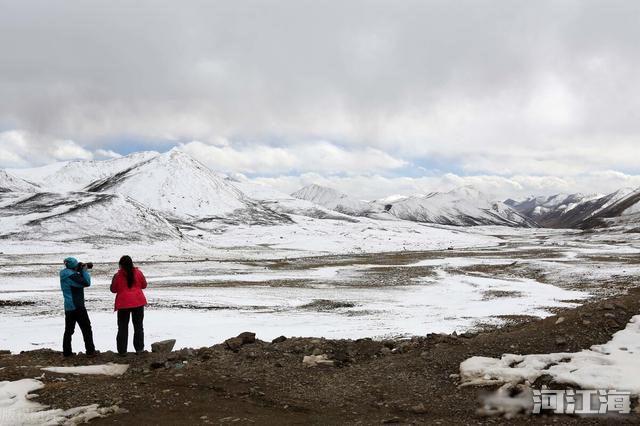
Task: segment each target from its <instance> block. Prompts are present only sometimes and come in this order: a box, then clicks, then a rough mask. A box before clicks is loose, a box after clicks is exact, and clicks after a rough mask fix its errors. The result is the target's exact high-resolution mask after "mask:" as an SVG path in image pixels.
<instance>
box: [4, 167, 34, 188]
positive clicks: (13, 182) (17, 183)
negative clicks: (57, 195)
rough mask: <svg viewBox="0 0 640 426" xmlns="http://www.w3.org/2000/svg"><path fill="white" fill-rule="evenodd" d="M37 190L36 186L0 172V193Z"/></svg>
mask: <svg viewBox="0 0 640 426" xmlns="http://www.w3.org/2000/svg"><path fill="white" fill-rule="evenodd" d="M39 190H40V188H39V187H38V186H37V185H35V184H33V183H31V182H28V181H26V180H24V179H21V178H19V177H16V176H13V175H11V174H9V173H7V172H6V171H4V170H0V192H38V191H39Z"/></svg>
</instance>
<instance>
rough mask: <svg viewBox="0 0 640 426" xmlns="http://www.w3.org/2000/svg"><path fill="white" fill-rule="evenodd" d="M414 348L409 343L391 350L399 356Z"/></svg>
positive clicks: (403, 343)
mask: <svg viewBox="0 0 640 426" xmlns="http://www.w3.org/2000/svg"><path fill="white" fill-rule="evenodd" d="M413 348H414V345H413V343H411V342H402V343H400V344H399V345H398V347H396V348H394V349H393V350H392V352H393V353H399V354H404V353H407V352H409V351H410V350H411V349H413Z"/></svg>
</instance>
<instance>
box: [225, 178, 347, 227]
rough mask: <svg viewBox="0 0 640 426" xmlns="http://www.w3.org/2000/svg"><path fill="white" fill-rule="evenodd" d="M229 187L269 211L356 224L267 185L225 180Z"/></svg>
mask: <svg viewBox="0 0 640 426" xmlns="http://www.w3.org/2000/svg"><path fill="white" fill-rule="evenodd" d="M227 180H228V181H229V182H230V183H231V185H233V186H235V187H236V188H238V189H239V190H240V191H242V192H243V193H244V194H246V195H247V196H249V197H251V198H252V199H254V200H259V201H260V202H261V203H263V204H264V205H265V206H267V207H269V208H270V209H271V210H274V211H277V212H280V213H284V214H288V215H299V216H307V217H311V218H316V219H334V220H346V221H349V222H357V219H355V218H354V217H352V216H349V215H346V214H343V213H339V212H337V211H334V210H330V209H327V208H325V207H322V206H320V205H318V204H315V203H312V202H310V201H306V200H302V199H300V198H296V197H294V196H292V195H289V194H286V193H284V192H280V191H278V190H277V189H275V188H272V187H270V186H268V185H263V184H259V183H255V182H251V181H248V180H238V179H231V178H227Z"/></svg>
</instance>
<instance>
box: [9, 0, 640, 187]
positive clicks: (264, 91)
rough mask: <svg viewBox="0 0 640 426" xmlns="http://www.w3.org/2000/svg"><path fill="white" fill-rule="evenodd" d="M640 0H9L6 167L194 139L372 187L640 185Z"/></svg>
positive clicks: (307, 177) (281, 169)
mask: <svg viewBox="0 0 640 426" xmlns="http://www.w3.org/2000/svg"><path fill="white" fill-rule="evenodd" d="M638 22H640V2H637V1H632V0H628V1H615V0H602V1H588V0H576V1H568V0H567V1H562V0H555V1H550V2H546V1H528V0H527V1H516V0H513V1H499V0H493V1H482V0H470V1H462V0H459V1H449V0H447V1H429V0H421V1H411V0H401V1H398V0H389V1H376V0H369V1H358V0H336V1H322V0H321V1H318V0H313V1H307V0H281V1H263V0H260V1H225V2H223V1H179V2H178V1H171V2H169V1H167V2H164V1H140V0H138V1H136V2H131V1H117V0H108V1H65V0H60V1H49V0H42V1H31V0H14V1H5V0H0V52H2V54H1V55H0V167H9V168H13V167H29V166H35V165H42V164H47V163H51V162H55V161H60V160H68V159H76V158H78V159H91V158H93V159H103V158H110V157H114V156H118V155H124V154H127V153H130V152H134V151H140V150H156V151H165V150H168V149H170V148H171V147H173V146H180V147H182V149H184V150H185V151H187V152H189V153H192V154H194V155H195V156H197V158H198V159H200V160H201V161H202V162H204V163H206V164H207V165H209V166H211V167H212V168H214V169H216V170H219V171H223V172H227V173H231V172H233V173H240V174H243V175H245V176H247V177H248V178H251V179H257V180H260V181H264V182H268V183H271V184H273V185H276V186H278V187H280V188H281V189H283V190H287V191H290V190H293V189H297V187H299V186H301V185H302V184H306V183H311V182H317V183H323V184H327V185H331V186H334V187H337V188H339V189H342V190H344V191H347V192H350V193H352V194H353V195H357V196H360V197H363V198H373V197H375V196H377V195H388V194H391V193H397V192H400V193H412V192H424V191H431V190H444V189H449V188H452V187H455V186H459V185H467V184H473V185H476V186H478V187H479V188H481V189H483V190H485V191H487V192H489V193H493V194H496V196H500V197H502V196H522V195H527V194H533V193H535V194H547V193H554V192H577V191H582V192H606V191H611V190H614V189H617V188H618V187H623V186H640V163H639V162H638V158H640V43H639V42H638V40H640V25H638Z"/></svg>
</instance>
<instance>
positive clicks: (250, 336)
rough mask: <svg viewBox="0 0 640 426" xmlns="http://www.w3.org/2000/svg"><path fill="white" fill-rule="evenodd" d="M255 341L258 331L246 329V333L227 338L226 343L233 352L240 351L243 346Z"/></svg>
mask: <svg viewBox="0 0 640 426" xmlns="http://www.w3.org/2000/svg"><path fill="white" fill-rule="evenodd" d="M255 341H256V333H252V332H250V331H245V332H244V333H240V334H238V336H236V337H232V338H230V339H227V340H225V341H224V344H225V346H226V347H227V349H229V350H231V351H233V352H238V351H239V350H240V348H241V347H242V346H244V345H248V344H251V343H255Z"/></svg>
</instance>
